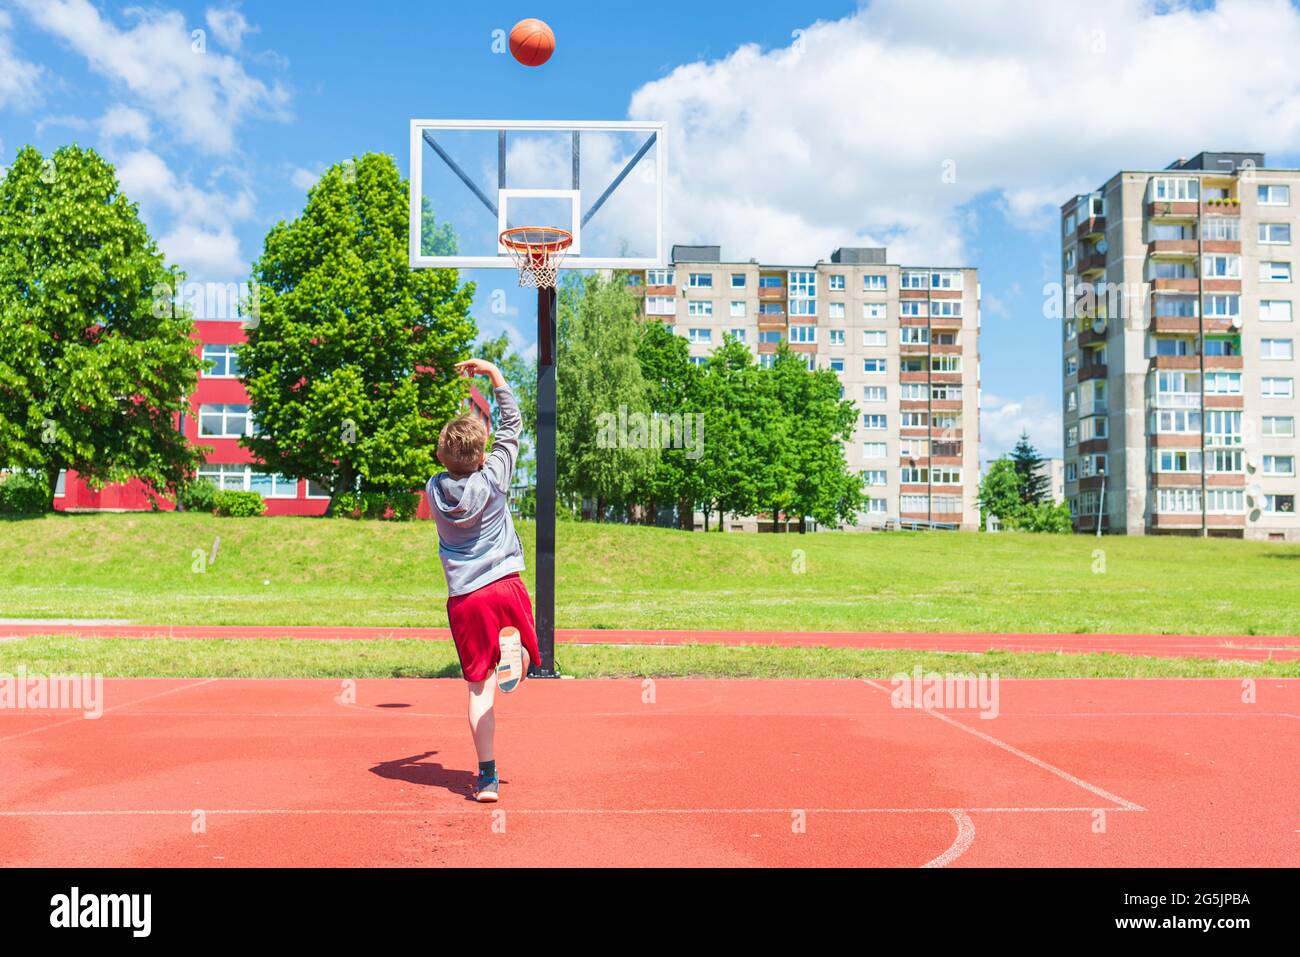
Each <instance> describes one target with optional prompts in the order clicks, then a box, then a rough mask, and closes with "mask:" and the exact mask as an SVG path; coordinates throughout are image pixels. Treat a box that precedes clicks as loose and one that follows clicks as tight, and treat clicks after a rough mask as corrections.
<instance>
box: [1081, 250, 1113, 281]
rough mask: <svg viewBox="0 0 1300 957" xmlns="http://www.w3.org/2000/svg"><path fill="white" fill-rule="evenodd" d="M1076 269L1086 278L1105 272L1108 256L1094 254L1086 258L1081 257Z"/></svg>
mask: <svg viewBox="0 0 1300 957" xmlns="http://www.w3.org/2000/svg"><path fill="white" fill-rule="evenodd" d="M1075 268H1076V269H1078V271H1079V275H1080V276H1086V275H1088V274H1089V273H1097V272H1105V271H1106V254H1105V253H1098V252H1092V253H1089V254H1088V255H1086V256H1084V255H1080V256H1079V263H1078V265H1077V266H1076V267H1075Z"/></svg>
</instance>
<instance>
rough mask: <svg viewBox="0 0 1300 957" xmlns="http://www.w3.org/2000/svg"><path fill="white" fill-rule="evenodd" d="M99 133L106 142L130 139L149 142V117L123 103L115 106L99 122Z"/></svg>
mask: <svg viewBox="0 0 1300 957" xmlns="http://www.w3.org/2000/svg"><path fill="white" fill-rule="evenodd" d="M99 133H100V135H101V136H103V137H104V139H106V140H110V141H111V140H118V139H129V140H135V141H136V142H139V143H147V142H149V135H150V134H149V117H147V116H145V115H144V114H143V113H141V112H140V111H139V110H135V109H132V108H131V107H129V106H123V105H122V104H121V103H117V104H114V105H113V106H111V107H109V108H108V111H107V112H106V113H105V114H104V115H103V116H102V117H101V118H100V120H99Z"/></svg>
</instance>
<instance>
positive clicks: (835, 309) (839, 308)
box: [829, 302, 844, 319]
mask: <svg viewBox="0 0 1300 957" xmlns="http://www.w3.org/2000/svg"><path fill="white" fill-rule="evenodd" d="M829 312H830V317H831V318H832V319H843V318H844V303H842V302H832V303H831V304H830V307H829Z"/></svg>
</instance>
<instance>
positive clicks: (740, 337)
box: [729, 329, 745, 342]
mask: <svg viewBox="0 0 1300 957" xmlns="http://www.w3.org/2000/svg"><path fill="white" fill-rule="evenodd" d="M729 331H730V333H731V338H733V339H735V340H736V341H737V342H744V341H745V330H744V329H731V330H729Z"/></svg>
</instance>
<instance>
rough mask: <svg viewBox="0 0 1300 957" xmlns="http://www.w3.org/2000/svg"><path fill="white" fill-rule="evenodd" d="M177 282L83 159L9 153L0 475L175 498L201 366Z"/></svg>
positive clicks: (189, 455) (0, 234) (2, 222)
mask: <svg viewBox="0 0 1300 957" xmlns="http://www.w3.org/2000/svg"><path fill="white" fill-rule="evenodd" d="M183 280H184V274H183V273H182V272H181V271H180V270H179V269H177V268H176V267H175V266H168V265H167V264H166V262H165V261H164V258H163V255H162V253H161V252H159V250H158V247H157V245H156V244H155V243H154V241H153V240H152V239H151V238H150V236H149V233H148V231H147V230H146V229H145V227H144V224H143V223H142V222H141V221H140V217H139V213H138V210H137V207H136V205H135V204H134V203H132V202H131V201H130V200H128V199H127V198H126V196H124V195H123V194H122V192H121V190H120V188H119V186H118V182H117V177H116V175H115V173H114V170H113V167H112V166H111V165H110V164H108V163H107V162H105V161H104V160H103V159H102V158H101V157H100V156H99V155H98V154H97V153H95V152H94V151H93V150H89V149H82V148H80V147H77V146H65V147H63V148H61V149H59V150H57V151H55V153H54V154H53V155H52V156H51V157H49V158H48V159H47V158H45V157H43V156H42V155H41V154H40V152H38V151H37V150H35V149H33V148H32V147H26V148H24V149H22V150H21V151H19V153H18V156H17V158H16V159H15V160H14V163H13V166H12V167H10V169H9V171H8V174H7V175H6V176H5V177H4V179H3V181H2V182H0V466H10V467H14V468H20V469H30V470H34V471H36V472H39V473H40V474H41V475H42V476H43V478H44V482H45V487H46V491H47V500H48V501H51V502H52V497H53V494H54V487H55V483H56V481H57V479H58V475H59V471H60V470H61V469H75V470H76V471H77V472H78V473H79V474H80V475H81V476H82V477H83V478H84V479H85V480H86V481H87V482H88V483H89V484H90V485H91V486H92V487H96V488H98V487H102V486H103V485H106V484H109V483H116V482H125V481H128V480H130V479H132V478H137V477H138V478H140V479H142V480H143V481H144V482H145V483H146V484H147V485H148V486H150V488H151V489H153V490H156V491H158V492H159V493H174V492H175V491H176V489H177V488H178V487H179V486H180V485H181V484H182V483H183V481H184V480H185V478H186V476H187V475H189V474H190V473H192V472H193V470H194V469H195V468H196V467H197V466H198V464H199V462H200V461H201V454H202V451H204V450H201V449H198V448H196V447H192V446H191V445H190V444H189V443H188V442H187V441H186V439H185V436H184V435H183V434H182V433H181V431H180V429H179V428H178V427H177V425H178V417H181V416H184V415H186V414H188V407H187V405H186V399H185V397H186V395H187V394H188V393H190V392H192V391H193V390H194V386H195V383H196V381H197V378H198V373H199V370H200V368H201V365H202V363H201V361H200V359H199V358H198V356H197V355H196V354H195V346H194V342H193V340H192V339H191V338H190V335H191V332H192V330H193V323H192V321H191V319H190V316H189V314H188V312H187V311H186V310H184V309H179V308H176V307H174V305H173V302H174V300H173V297H174V296H175V295H176V293H177V291H178V290H179V288H180V285H181V283H182V282H183Z"/></svg>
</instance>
